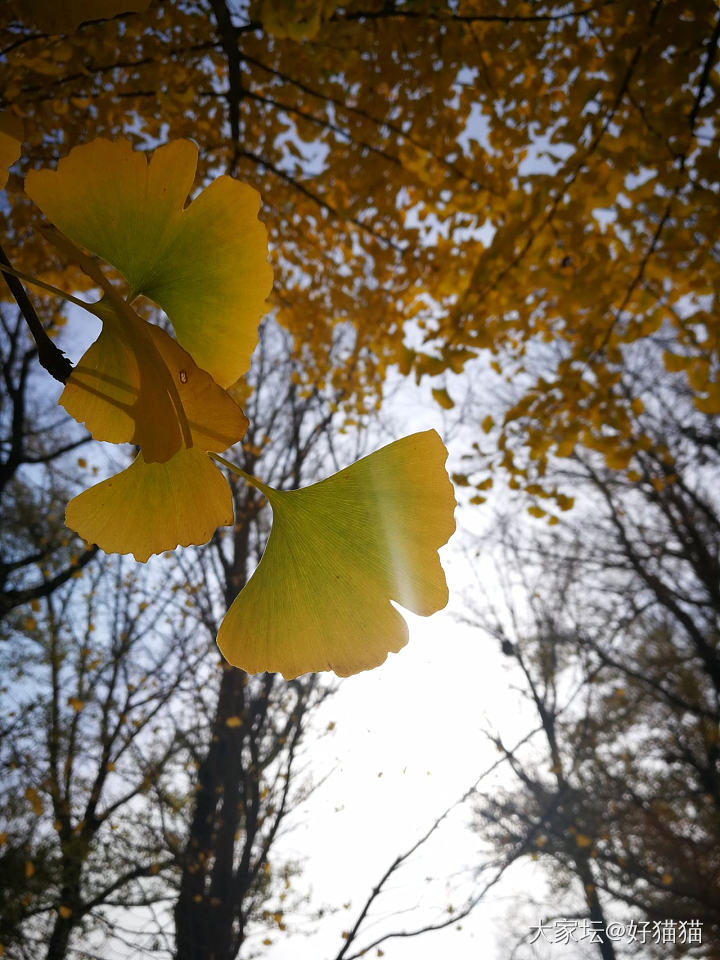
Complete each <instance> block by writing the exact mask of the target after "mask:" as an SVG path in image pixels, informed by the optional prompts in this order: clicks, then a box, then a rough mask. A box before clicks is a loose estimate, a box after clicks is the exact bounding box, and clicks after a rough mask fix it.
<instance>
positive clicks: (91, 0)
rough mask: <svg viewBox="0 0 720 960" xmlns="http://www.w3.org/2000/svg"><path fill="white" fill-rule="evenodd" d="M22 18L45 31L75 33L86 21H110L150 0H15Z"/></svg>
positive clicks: (147, 3) (144, 4) (144, 6)
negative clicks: (59, 0)
mask: <svg viewBox="0 0 720 960" xmlns="http://www.w3.org/2000/svg"><path fill="white" fill-rule="evenodd" d="M15 5H16V6H17V7H18V8H19V12H20V13H21V14H22V16H23V18H27V19H28V20H29V21H31V22H32V23H34V24H35V25H36V26H37V27H39V28H40V29H41V30H43V31H45V32H46V33H72V32H73V31H74V30H75V29H76V27H78V26H79V25H80V24H81V23H84V22H85V21H86V20H109V19H110V18H111V17H116V16H117V15H118V14H120V13H136V12H143V11H145V10H147V8H148V7H149V6H150V0H62V2H61V3H58V0H23V2H22V3H20V2H18V0H16V4H15Z"/></svg>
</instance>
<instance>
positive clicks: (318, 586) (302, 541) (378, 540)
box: [218, 430, 455, 679]
mask: <svg viewBox="0 0 720 960" xmlns="http://www.w3.org/2000/svg"><path fill="white" fill-rule="evenodd" d="M446 458H447V450H446V449H445V447H444V446H443V443H442V441H441V440H440V437H439V436H438V434H437V433H436V432H435V431H434V430H429V431H427V432H424V433H416V434H413V435H412V436H409V437H405V438H404V439H402V440H397V441H396V442H395V443H391V444H389V445H388V446H386V447H383V449H381V450H379V451H378V452H377V453H374V454H371V455H370V456H368V457H365V458H364V459H362V460H359V461H358V462H357V463H354V464H352V466H350V467H347V469H345V470H341V471H340V473H337V474H335V475H334V476H332V477H329V478H328V479H327V480H322V481H321V482H320V483H316V484H313V485H312V486H310V487H306V488H305V489H303V490H292V491H279V490H273V489H272V488H270V487H267V486H266V485H265V484H262V483H260V482H259V481H255V480H253V482H254V483H255V485H256V486H257V487H258V488H259V489H260V490H262V492H263V493H264V494H265V495H266V496H267V498H268V500H269V502H270V505H271V507H272V510H273V526H272V530H271V533H270V538H269V540H268V543H267V546H266V548H265V553H264V555H263V557H262V560H261V561H260V564H259V565H258V568H257V570H256V571H255V573H254V575H253V576H252V577H251V579H250V581H249V582H248V584H247V585H246V586H245V588H244V589H243V590H242V591H241V592H240V594H239V595H238V596H237V598H236V599H235V601H234V603H233V604H232V606H231V607H230V610H229V611H228V613H227V616H226V617H225V620H224V621H223V623H222V626H221V627H220V632H219V634H218V645H219V647H220V649H221V651H222V653H223V655H224V656H225V657H226V659H227V660H228V661H229V662H230V663H232V664H234V665H235V666H238V667H241V668H242V669H243V670H246V671H247V672H248V673H259V672H261V671H265V670H267V671H273V672H274V671H277V672H280V673H282V674H283V676H284V677H285V678H286V679H291V678H292V677H296V676H298V675H300V674H302V673H308V672H312V671H316V670H333V671H334V672H335V673H336V674H338V675H339V676H349V675H350V674H353V673H358V672H360V671H361V670H368V669H371V668H372V667H376V666H378V665H379V664H381V663H382V662H383V661H384V660H385V659H386V657H387V654H388V652H391V651H392V652H397V651H398V650H400V648H401V647H403V646H404V645H405V643H406V642H407V636H408V631H407V625H406V623H405V621H404V619H403V618H402V616H401V615H400V614H399V613H398V612H397V611H396V610H395V609H394V607H393V606H392V605H391V603H390V600H395V601H397V602H398V603H400V604H401V605H402V606H404V607H406V608H407V609H408V610H412V611H413V612H414V613H417V614H421V615H423V616H429V615H430V614H431V613H434V612H435V611H437V610H440V609H442V607H444V606H445V604H446V603H447V598H448V592H447V584H446V582H445V574H444V572H443V569H442V567H441V565H440V560H439V557H438V554H437V551H438V548H439V547H441V546H442V545H443V544H444V543H446V542H447V540H448V539H449V538H450V536H451V534H452V533H453V531H454V529H455V520H454V517H453V511H454V508H455V497H454V494H453V488H452V484H451V483H450V480H449V478H448V475H447V472H446V471H445V467H444V464H445V460H446Z"/></svg>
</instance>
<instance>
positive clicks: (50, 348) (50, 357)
mask: <svg viewBox="0 0 720 960" xmlns="http://www.w3.org/2000/svg"><path fill="white" fill-rule="evenodd" d="M0 264H2V266H3V267H4V268H5V269H3V270H2V275H3V277H4V278H5V282H6V283H7V285H8V287H9V288H10V292H11V293H12V295H13V297H14V298H15V302H16V303H17V305H18V307H19V308H20V313H21V314H22V315H23V318H24V320H25V323H27V325H28V329H29V330H30V333H31V334H32V338H33V340H34V341H35V345H36V347H37V352H38V361H39V363H40V366H41V367H43V368H44V369H45V370H47V372H48V373H49V374H50V376H51V377H53V378H54V379H55V380H57V381H59V382H60V383H67V381H68V377H69V376H70V374H71V373H72V371H73V365H72V363H71V362H70V361H69V360H68V358H67V357H66V356H65V354H64V353H63V352H62V350H61V349H60V348H59V347H58V346H57V344H55V343H53V342H52V340H51V339H50V337H49V336H48V334H47V331H46V330H45V328H44V327H43V325H42V323H41V321H40V318H39V317H38V315H37V313H36V312H35V307H34V306H33V305H32V302H31V300H30V297H28V295H27V292H26V291H25V287H23V285H22V283H21V282H20V280H21V279H23V280H26V282H28V283H38V281H34V280H32V279H31V278H25V276H24V275H22V274H18V271H16V270H13V268H12V267H11V266H10V261H9V260H8V258H7V256H6V254H5V251H4V250H3V248H2V247H1V246H0ZM38 286H45V287H46V288H47V286H48V285H47V284H42V283H38ZM52 292H53V293H58V294H59V295H60V296H64V297H67V294H63V293H61V291H56V290H55V289H54V288H52ZM71 299H72V298H71ZM79 302H80V301H78V303H79Z"/></svg>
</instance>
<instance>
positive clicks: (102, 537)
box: [65, 446, 233, 562]
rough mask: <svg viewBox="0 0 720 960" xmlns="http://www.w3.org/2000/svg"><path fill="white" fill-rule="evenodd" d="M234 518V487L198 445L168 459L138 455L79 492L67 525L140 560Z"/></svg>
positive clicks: (199, 539) (204, 536)
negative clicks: (161, 460)
mask: <svg viewBox="0 0 720 960" xmlns="http://www.w3.org/2000/svg"><path fill="white" fill-rule="evenodd" d="M232 520H233V509H232V497H231V495H230V487H229V486H228V484H227V482H226V480H225V478H224V477H223V475H222V474H221V473H220V471H219V470H218V469H217V467H215V465H214V464H213V463H211V461H210V459H209V458H208V456H207V454H206V453H204V452H203V451H202V450H201V449H200V448H198V447H195V446H193V447H182V448H181V449H180V450H179V451H178V452H177V453H176V454H175V455H174V456H173V457H171V458H170V459H169V460H167V461H165V462H164V463H146V462H145V460H144V459H143V455H142V453H139V454H138V456H137V457H136V459H135V460H134V461H133V463H132V464H131V465H130V466H129V467H128V468H127V469H126V470H123V471H122V472H121V473H118V474H116V476H114V477H110V478H109V479H108V480H103V481H102V482H101V483H98V484H96V485H95V486H94V487H90V489H89V490H85V492H84V493H81V494H79V495H78V496H77V497H75V498H74V499H73V500H71V501H70V503H69V504H68V505H67V510H66V511H65V523H66V524H67V525H68V526H69V527H70V528H71V529H72V530H75V531H76V532H77V533H78V534H80V536H81V537H82V538H83V539H84V540H87V541H88V542H89V543H96V544H97V545H98V546H99V547H100V548H101V549H102V550H104V551H105V552H106V553H132V554H134V556H135V559H136V560H140V561H142V562H144V561H145V560H147V559H148V557H149V556H150V555H151V554H153V553H162V552H164V551H165V550H172V549H174V547H176V546H178V545H181V546H188V545H189V544H192V543H195V544H200V543H206V542H207V541H208V540H209V539H210V537H211V536H212V535H213V533H214V532H215V530H216V529H217V528H218V527H220V526H224V525H225V524H228V523H232Z"/></svg>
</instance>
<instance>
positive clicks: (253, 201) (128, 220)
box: [25, 139, 272, 387]
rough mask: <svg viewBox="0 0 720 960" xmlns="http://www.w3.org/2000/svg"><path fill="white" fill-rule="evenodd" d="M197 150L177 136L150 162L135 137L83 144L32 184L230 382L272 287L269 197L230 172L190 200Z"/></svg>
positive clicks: (61, 224) (50, 212) (59, 223)
mask: <svg viewBox="0 0 720 960" xmlns="http://www.w3.org/2000/svg"><path fill="white" fill-rule="evenodd" d="M196 166H197V147H196V146H195V144H194V143H191V141H190V140H175V141H173V142H172V143H169V144H167V145H166V146H164V147H159V148H158V149H157V150H155V152H154V153H153V155H152V158H151V160H150V162H149V163H148V160H147V158H146V157H145V154H144V153H142V152H138V151H134V150H133V149H132V144H131V143H130V142H129V141H127V140H118V141H115V142H111V141H109V140H103V139H98V140H93V142H92V143H88V144H85V145H83V146H79V147H75V149H74V150H71V151H70V153H69V154H68V156H67V157H65V158H64V159H62V160H60V162H59V164H58V168H57V171H54V170H33V171H31V172H30V173H29V174H28V176H27V178H26V181H25V191H26V193H27V194H28V196H29V197H30V198H31V199H32V200H33V201H34V202H35V203H36V204H37V205H38V206H39V207H40V209H41V210H42V211H43V213H44V214H45V216H46V217H48V219H49V220H50V221H51V222H52V223H54V224H55V226H56V227H57V228H58V229H59V230H60V231H61V232H62V233H63V234H65V236H67V237H69V238H70V239H71V240H72V241H73V242H74V243H76V244H79V245H80V246H82V247H85V249H87V250H89V251H91V252H92V253H95V254H97V255H98V256H100V257H102V258H103V259H104V260H107V262H108V263H110V264H112V265H113V266H114V267H116V268H117V269H118V270H119V271H120V272H121V273H122V274H123V276H124V277H125V279H126V280H127V281H128V284H129V285H130V288H131V292H130V297H129V299H130V300H132V299H133V298H134V297H136V296H138V295H140V294H143V295H144V296H146V297H148V298H149V299H151V300H153V301H154V302H155V303H157V304H159V306H161V307H162V308H163V310H165V312H166V313H167V315H168V317H169V318H170V321H171V323H172V325H173V328H174V330H175V333H176V334H177V339H178V342H179V343H180V344H181V345H182V346H183V347H184V348H185V349H186V350H187V351H188V352H189V353H190V354H192V357H193V359H194V360H195V363H196V364H197V365H198V366H199V367H201V368H202V369H203V370H207V372H208V373H210V374H211V376H212V377H213V379H214V380H216V381H217V383H219V384H220V386H221V387H226V386H228V385H229V384H231V383H234V382H235V381H236V380H237V379H238V378H239V377H241V376H242V375H243V374H244V373H245V372H246V371H247V369H248V367H249V365H250V355H251V353H252V351H253V349H254V348H255V344H256V342H257V326H258V322H259V320H260V317H261V316H262V314H263V313H264V312H265V309H266V303H265V300H266V297H267V296H268V294H269V293H270V290H271V287H272V270H271V268H270V265H269V264H268V262H267V234H266V231H265V227H264V226H263V224H262V223H260V221H259V220H258V218H257V214H258V209H259V206H260V196H259V194H258V193H257V191H256V190H253V188H252V187H250V186H248V185H247V184H244V183H240V182H239V181H237V180H233V179H232V178H231V177H227V176H222V177H218V178H217V179H216V180H214V181H213V182H212V183H211V184H210V186H208V187H207V188H206V189H205V190H203V191H202V193H201V194H200V195H199V196H198V197H197V198H196V199H195V200H194V201H193V202H192V203H191V204H189V206H187V207H185V201H186V199H187V197H188V194H189V193H190V190H191V188H192V185H193V181H194V179H195V168H196Z"/></svg>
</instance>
